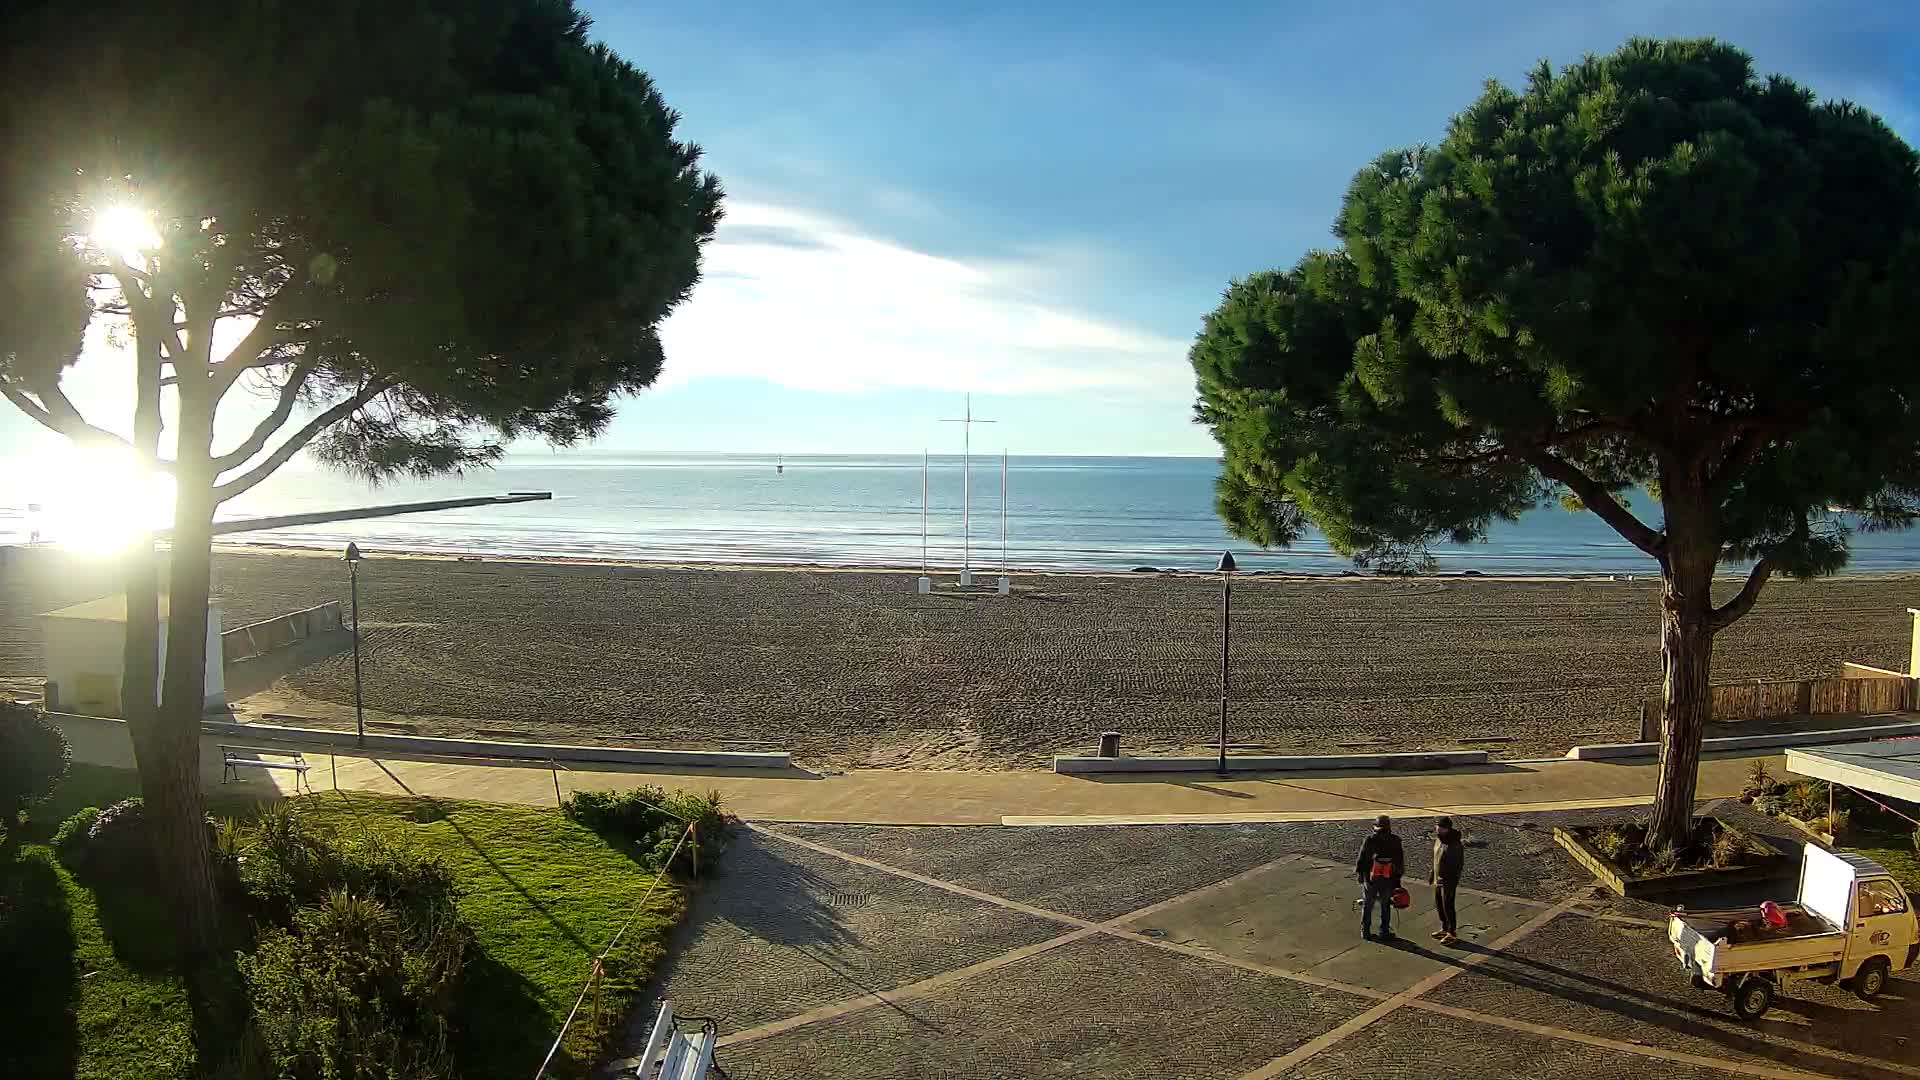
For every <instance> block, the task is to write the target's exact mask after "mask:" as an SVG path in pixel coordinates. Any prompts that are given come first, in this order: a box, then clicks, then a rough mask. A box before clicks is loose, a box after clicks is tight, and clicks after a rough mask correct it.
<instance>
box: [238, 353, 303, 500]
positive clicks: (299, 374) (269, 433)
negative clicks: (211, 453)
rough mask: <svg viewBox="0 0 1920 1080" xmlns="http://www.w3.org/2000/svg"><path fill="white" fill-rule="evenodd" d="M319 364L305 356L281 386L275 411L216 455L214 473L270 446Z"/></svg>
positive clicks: (244, 461)
mask: <svg viewBox="0 0 1920 1080" xmlns="http://www.w3.org/2000/svg"><path fill="white" fill-rule="evenodd" d="M319 366H320V365H319V362H318V361H314V360H302V361H301V362H300V363H299V365H298V366H297V367H295V368H294V369H293V375H292V377H291V378H289V379H288V380H287V384H286V385H285V386H282V387H281V388H280V399H279V400H278V401H277V402H275V403H274V406H273V412H272V413H270V414H268V415H267V417H266V418H265V419H263V420H261V421H260V423H259V424H257V425H255V427H254V429H253V434H251V435H249V436H247V437H246V439H245V440H244V441H243V442H241V443H240V445H239V446H237V447H235V448H234V449H232V450H231V451H229V452H227V453H225V454H221V455H219V456H217V457H215V458H214V459H213V467H214V475H216V476H217V475H219V474H220V473H223V472H227V471H229V470H231V469H237V468H239V467H240V466H242V465H245V464H246V463H247V461H248V459H250V458H252V457H253V455H255V454H257V453H259V452H260V451H261V450H263V449H265V448H266V445H267V441H268V440H270V439H272V438H273V433H274V432H276V431H279V430H280V428H281V427H282V426H283V425H285V424H286V422H287V418H288V417H290V416H292V415H293V407H294V406H295V405H296V404H298V403H299V401H300V388H301V387H302V386H305V385H306V382H307V378H308V376H310V375H312V374H313V372H314V369H315V368H317V367H319Z"/></svg>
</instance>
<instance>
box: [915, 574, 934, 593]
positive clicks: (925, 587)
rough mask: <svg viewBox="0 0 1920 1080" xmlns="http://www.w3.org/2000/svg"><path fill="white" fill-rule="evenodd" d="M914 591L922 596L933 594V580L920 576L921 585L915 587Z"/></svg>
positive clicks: (923, 575)
mask: <svg viewBox="0 0 1920 1080" xmlns="http://www.w3.org/2000/svg"><path fill="white" fill-rule="evenodd" d="M914 591H915V592H918V593H920V594H921V595H925V594H927V593H930V592H932V591H933V579H932V578H930V577H928V576H926V575H925V574H922V575H920V583H919V584H918V585H916V586H915V587H914Z"/></svg>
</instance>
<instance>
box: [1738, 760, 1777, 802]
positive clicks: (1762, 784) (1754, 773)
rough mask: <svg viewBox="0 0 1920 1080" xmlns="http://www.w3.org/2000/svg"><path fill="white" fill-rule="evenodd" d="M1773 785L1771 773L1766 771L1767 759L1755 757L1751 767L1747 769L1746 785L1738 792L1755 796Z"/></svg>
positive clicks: (1764, 792) (1751, 796) (1748, 796)
mask: <svg viewBox="0 0 1920 1080" xmlns="http://www.w3.org/2000/svg"><path fill="white" fill-rule="evenodd" d="M1772 786H1773V774H1772V773H1769V772H1768V771H1767V759H1766V758H1755V759H1754V760H1753V767H1752V768H1750V769H1748V770H1747V786H1746V787H1745V788H1743V789H1741V792H1740V794H1741V795H1743V796H1745V797H1747V798H1757V797H1759V796H1761V795H1764V794H1766V792H1767V789H1768V788H1770V787H1772Z"/></svg>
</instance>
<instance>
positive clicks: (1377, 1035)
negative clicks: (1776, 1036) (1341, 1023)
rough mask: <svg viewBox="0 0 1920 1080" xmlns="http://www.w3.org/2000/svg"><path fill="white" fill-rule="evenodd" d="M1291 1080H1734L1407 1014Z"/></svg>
mask: <svg viewBox="0 0 1920 1080" xmlns="http://www.w3.org/2000/svg"><path fill="white" fill-rule="evenodd" d="M1286 1075H1287V1076H1288V1077H1289V1078H1290V1080H1389V1078H1392V1080H1401V1078H1405V1080H1445V1078H1454V1077H1471V1078H1472V1080H1541V1078H1542V1077H1551V1078H1564V1080H1649V1078H1651V1077H1658V1078H1659V1080H1731V1078H1730V1077H1729V1076H1728V1074H1726V1073H1724V1072H1721V1071H1720V1070H1718V1069H1714V1068H1710V1067H1707V1066H1703V1065H1694V1064H1689V1063H1684V1062H1673V1061H1653V1060H1649V1059H1647V1058H1645V1057H1642V1056H1640V1055H1638V1054H1632V1053H1627V1052H1624V1051H1619V1050H1609V1049H1605V1048H1601V1047H1595V1046H1587V1045H1582V1044H1579V1043H1571V1042H1565V1041H1562V1040H1559V1039H1552V1038H1547V1037H1545V1036H1541V1035H1531V1034H1526V1033H1524V1032H1516V1031H1504V1030H1501V1029H1499V1028H1493V1027H1488V1026H1486V1025H1484V1024H1476V1023H1473V1022H1471V1021H1464V1020H1458V1019H1455V1018H1453V1017H1449V1016H1437V1015H1434V1014H1432V1013H1424V1012H1419V1011H1416V1010H1412V1009H1403V1010H1401V1011H1400V1012H1397V1013H1394V1014H1393V1015H1392V1016H1389V1017H1386V1018H1385V1019H1382V1020H1380V1021H1378V1022H1376V1023H1374V1024H1372V1025H1369V1026H1368V1027H1367V1028H1366V1029H1365V1030H1363V1031H1360V1032H1358V1033H1356V1034H1354V1035H1353V1036H1351V1037H1349V1038H1347V1039H1346V1040H1344V1041H1342V1042H1341V1043H1339V1044H1338V1045H1337V1046H1333V1047H1330V1048H1329V1049H1328V1050H1326V1051H1325V1052H1324V1053H1321V1054H1319V1055H1316V1056H1315V1057H1313V1058H1311V1059H1309V1060H1307V1061H1305V1062H1302V1063H1301V1064H1299V1065H1298V1066H1296V1067H1295V1068H1294V1069H1293V1070H1292V1071H1291V1072H1289V1073H1287V1074H1286Z"/></svg>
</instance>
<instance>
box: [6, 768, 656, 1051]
mask: <svg viewBox="0 0 1920 1080" xmlns="http://www.w3.org/2000/svg"><path fill="white" fill-rule="evenodd" d="M137 786H138V785H137V783H136V781H135V778H134V776H133V774H132V773H129V772H125V771H121V770H113V769H99V768H82V767H76V768H75V770H74V773H73V775H72V776H71V777H70V778H69V780H68V781H67V783H66V784H65V785H63V787H62V789H61V790H60V791H59V792H56V793H55V796H54V798H53V800H52V804H53V805H51V806H45V805H43V807H42V808H40V812H39V813H38V814H37V815H36V820H37V821H38V822H39V823H40V826H41V829H40V832H41V838H42V839H44V834H45V832H48V831H51V828H52V826H53V825H54V824H57V822H58V820H59V818H60V816H62V815H65V814H67V813H70V812H71V811H73V810H75V809H78V808H79V807H81V806H88V805H98V806H104V805H107V804H109V803H112V802H113V801H115V800H117V799H119V798H122V797H124V796H126V795H128V794H132V793H134V792H135V791H136V790H137ZM294 806H295V808H296V809H297V811H298V812H299V813H300V815H301V817H302V818H303V819H304V821H305V822H306V823H307V824H308V825H309V826H310V827H311V828H313V829H314V830H315V831H332V832H334V833H337V834H339V835H341V836H346V837H351V836H358V835H363V834H369V833H378V834H381V835H383V836H385V837H387V838H389V839H393V840H395V841H398V842H401V843H406V844H412V845H418V846H419V847H421V848H424V849H426V850H428V851H431V852H433V853H435V854H437V855H438V856H440V857H441V858H442V859H444V860H445V861H446V863H447V864H448V866H450V867H451V868H452V869H453V871H454V873H455V875H456V877H457V880H458V882H459V885H460V889H461V895H460V898H459V909H460V913H461V917H462V918H463V919H464V920H465V921H466V923H467V924H468V925H469V926H470V927H471V928H472V930H473V933H474V937H475V946H474V948H473V949H472V950H470V951H469V954H468V958H467V961H466V965H465V968H464V970H463V972H462V975H461V982H460V986H459V993H458V997H457V1000H456V1003H455V1007H454V1017H453V1019H454V1027H455V1034H454V1052H455V1055H456V1061H457V1065H458V1069H459V1073H460V1075H461V1076H463V1077H472V1078H476V1080H490V1078H493V1077H502V1078H507V1077H512V1078H519V1080H524V1078H526V1077H530V1076H532V1075H533V1071H534V1069H535V1067H536V1066H538V1064H539V1062H540V1059H541V1057H542V1056H543V1055H544V1054H545V1053H546V1050H547V1046H548V1045H549V1044H550V1043H551V1041H552V1039H553V1036H554V1034H555V1033H556V1032H558V1030H559V1028H560V1024H561V1022H562V1020H564V1019H565V1017H566V1015H567V1011H568V1010H569V1009H570V1008H572V1006H573V1003H574V999H575V998H576V996H577V995H578V994H579V992H580V988H581V986H582V984H583V983H584V982H585V980H586V978H587V974H588V970H589V964H590V961H591V959H592V957H593V956H595V955H597V954H598V953H599V951H600V950H601V949H602V948H603V947H604V946H605V944H606V942H607V940H608V939H609V938H610V937H612V935H613V934H614V932H615V931H616V930H618V929H619V928H620V926H621V925H622V924H623V923H624V922H625V921H626V920H627V918H628V916H629V915H630V914H632V913H633V910H634V905H635V903H636V902H637V901H638V900H639V899H640V897H641V896H642V895H644V894H645V893H646V891H647V888H648V886H649V885H651V884H652V882H653V875H652V874H651V873H650V872H649V871H647V870H646V868H644V867H643V866H641V865H640V864H638V863H636V862H635V861H633V860H632V859H631V858H629V857H628V856H627V855H626V854H625V853H624V852H623V851H621V850H620V849H618V848H616V847H614V846H612V845H610V844H608V843H607V841H605V840H603V839H601V838H600V837H599V836H598V835H596V834H594V833H592V832H589V831H587V830H586V829H583V828H581V827H580V826H578V825H575V824H574V823H572V822H571V821H568V820H567V819H566V818H565V817H563V816H562V815H561V814H560V813H559V812H558V811H556V810H551V809H537V808H531V807H517V806H496V805H492V804H486V803H465V802H446V801H430V800H418V799H411V798H405V797H390V796H380V795H368V794H362V793H358V792H355V793H344V792H325V793H322V794H320V795H316V796H309V797H306V798H302V799H298V800H295V802H294ZM216 810H217V812H232V811H233V810H234V808H233V807H231V806H226V807H217V808H216ZM683 911H684V897H683V895H682V893H681V891H680V890H679V889H678V888H677V887H675V886H673V885H671V884H669V883H663V884H662V885H661V887H660V889H659V890H658V891H657V892H656V893H655V895H654V898H653V900H652V902H651V903H650V904H649V905H648V907H647V909H646V910H645V911H644V912H642V913H641V914H640V915H638V916H637V917H636V918H635V919H634V921H633V924H632V926H631V927H630V928H629V929H628V930H627V933H626V935H625V937H624V938H623V939H622V941H621V944H620V946H619V947H618V948H617V949H616V950H615V951H614V952H613V954H612V955H611V956H610V957H609V960H608V965H607V977H606V978H605V979H604V980H603V983H602V989H601V991H600V994H599V996H598V1002H599V1009H598V1010H597V1012H596V1011H595V1010H594V1009H593V1004H594V998H592V997H589V999H588V1002H587V1005H586V1006H584V1007H583V1009H582V1015H581V1017H580V1018H578V1019H576V1021H575V1024H574V1028H573V1030H572V1033H571V1034H570V1036H569V1039H568V1043H567V1046H566V1047H565V1050H564V1052H563V1055H562V1058H561V1059H559V1060H557V1061H556V1064H555V1067H554V1068H553V1070H552V1074H553V1075H556V1076H581V1075H584V1074H585V1073H586V1072H587V1064H588V1063H589V1062H590V1061H591V1060H592V1058H593V1057H594V1055H595V1053H596V1051H597V1050H598V1049H599V1048H600V1046H601V1045H602V1040H604V1039H605V1038H606V1037H607V1036H609V1035H610V1034H611V1033H613V1032H615V1031H617V1030H618V1029H619V1027H620V1026H621V1024H622V1023H623V1021H624V1019H625V1016H626V1012H627V1010H628V1008H629V1007H630V1006H631V1004H632V998H633V995H634V994H635V993H636V992H637V990H638V989H639V988H640V987H641V986H643V985H644V984H645V983H646V981H647V979H648V977H649V975H650V974H651V972H652V970H653V968H654V966H655V965H656V964H657V963H658V962H659V960H660V959H661V957H662V956H663V954H664V948H665V938H666V935H667V934H668V932H669V931H671V929H672V928H673V926H674V924H675V923H676V922H678V920H679V918H680V916H681V914H682V913H683ZM0 946H4V947H3V948H0V953H3V954H4V955H6V956H7V957H8V958H9V962H8V964H7V967H8V969H9V970H8V977H9V980H10V981H12V982H13V993H12V994H10V995H9V1000H8V1003H7V1005H6V1007H5V1008H0V1076H5V1077H8V1078H9V1080H12V1078H19V1080H29V1078H38V1077H41V1076H47V1077H67V1076H73V1077H79V1078H84V1080H92V1078H100V1080H106V1078H109V1077H112V1078H116V1080H117V1078H120V1077H131V1076H139V1077H164V1076H168V1075H170V1074H173V1073H176V1072H177V1071H178V1068H179V1066H180V1065H181V1064H182V1063H183V1062H184V1061H185V1060H186V1059H187V1058H188V1057H189V1055H190V1053H191V1051H190V1048H189V1043H188V1040H187V1035H188V1016H187V1008H186V1002H185V999H184V995H183V994H182V992H181V989H180V985H179V981H178V980H177V979H176V978H175V977H173V976H172V975H170V974H168V973H167V972H165V971H163V970H156V969H155V968H154V967H153V966H152V965H151V964H149V963H147V962H145V961H143V959H142V958H141V957H140V956H139V955H138V952H139V950H138V949H137V948H135V949H132V950H129V949H126V948H121V947H116V944H115V943H114V940H113V935H112V934H110V933H109V928H104V927H103V925H102V921H101V912H100V910H99V908H98V906H97V905H96V903H95V900H94V896H93V893H92V891H91V890H89V889H88V888H86V887H85V886H82V885H80V884H79V883H78V882H76V881H74V880H73V878H72V877H71V875H69V874H68V873H67V872H66V870H65V869H64V868H63V867H61V866H60V865H59V864H58V863H57V862H56V860H55V859H54V857H53V853H52V851H51V850H50V849H48V848H47V847H45V846H44V845H43V844H39V843H27V844H24V845H22V846H21V848H20V849H19V851H18V853H17V855H16V857H15V858H14V859H13V860H12V863H11V865H7V866H0ZM16 956H18V957H20V958H21V962H19V963H18V964H16V963H15V961H14V957H16Z"/></svg>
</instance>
